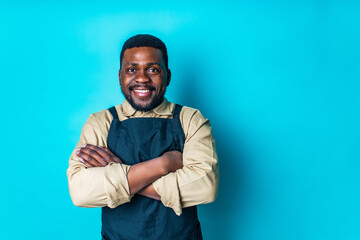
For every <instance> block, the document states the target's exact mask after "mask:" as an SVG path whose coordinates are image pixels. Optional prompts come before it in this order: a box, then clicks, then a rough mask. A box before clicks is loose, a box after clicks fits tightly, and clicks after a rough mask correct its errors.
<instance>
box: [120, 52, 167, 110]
mask: <svg viewBox="0 0 360 240" xmlns="http://www.w3.org/2000/svg"><path fill="white" fill-rule="evenodd" d="M119 81H120V86H121V90H122V92H123V94H124V96H125V98H126V99H127V100H128V102H129V103H130V104H131V106H132V107H133V108H135V109H136V110H139V111H144V112H146V111H149V110H151V109H153V108H154V107H156V106H158V105H159V104H160V103H161V102H162V101H163V99H164V95H165V90H166V87H167V86H168V85H169V82H170V70H166V68H165V63H164V60H163V57H162V53H161V51H160V50H159V49H157V48H153V47H135V48H129V49H126V50H125V52H124V56H123V59H122V66H121V69H120V70H119Z"/></svg>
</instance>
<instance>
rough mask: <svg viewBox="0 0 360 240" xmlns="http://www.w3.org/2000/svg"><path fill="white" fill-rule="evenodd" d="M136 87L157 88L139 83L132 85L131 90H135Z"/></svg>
mask: <svg viewBox="0 0 360 240" xmlns="http://www.w3.org/2000/svg"><path fill="white" fill-rule="evenodd" d="M134 88H145V89H149V90H155V89H156V88H155V87H154V86H149V85H144V84H137V85H132V86H130V87H129V90H134Z"/></svg>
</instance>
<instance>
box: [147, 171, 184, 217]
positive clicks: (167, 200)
mask: <svg viewBox="0 0 360 240" xmlns="http://www.w3.org/2000/svg"><path fill="white" fill-rule="evenodd" d="M153 187H154V189H155V191H156V192H157V193H158V194H159V195H160V197H161V202H162V203H163V204H164V206H165V207H169V208H172V209H173V210H174V212H175V214H176V215H178V216H180V215H181V214H182V206H181V200H180V193H179V188H178V182H177V175H176V173H174V172H173V173H169V174H168V175H166V176H163V177H161V178H160V179H158V180H157V181H155V182H154V183H153Z"/></svg>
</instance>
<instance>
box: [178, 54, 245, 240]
mask: <svg viewBox="0 0 360 240" xmlns="http://www.w3.org/2000/svg"><path fill="white" fill-rule="evenodd" d="M191 59H192V60H193V62H195V60H194V59H195V58H191ZM183 65H185V66H182V69H192V68H193V66H192V68H191V66H190V65H188V64H186V63H184V64H183ZM194 66H195V65H194ZM197 69H199V68H198V67H197ZM201 72H202V71H201V70H200V71H192V72H191V73H188V74H186V72H185V73H182V74H183V75H182V76H181V79H180V80H181V82H182V84H181V90H180V91H181V95H180V99H181V104H183V105H186V106H191V107H194V108H197V109H200V110H201V111H202V113H209V114H204V115H205V116H206V117H208V116H207V115H212V117H209V118H210V121H211V123H212V127H213V134H214V137H215V140H216V147H217V151H218V155H219V167H220V186H219V193H218V198H217V199H216V201H215V202H214V203H211V204H207V205H200V206H199V207H198V209H199V218H200V222H201V225H202V230H203V235H204V239H208V240H212V239H213V240H218V239H239V236H241V235H243V234H242V231H243V230H242V229H243V226H244V225H243V224H242V223H244V221H246V219H244V215H243V213H244V212H245V207H246V205H247V202H248V200H249V199H246V197H247V196H246V194H245V188H246V187H247V188H248V187H249V186H248V185H247V184H248V182H249V179H248V177H247V174H248V169H247V168H249V166H246V165H247V164H245V163H246V161H249V156H247V155H248V154H247V153H246V149H245V146H244V145H243V144H242V143H241V140H240V139H241V137H240V136H234V134H236V133H235V132H234V125H233V126H231V125H229V124H228V123H229V121H228V119H227V120H226V121H225V119H224V118H222V117H221V116H217V115H216V113H215V114H214V112H213V111H214V106H211V105H210V104H211V103H209V100H207V99H209V98H210V97H212V96H209V94H208V93H204V91H203V90H204V86H202V85H203V84H206V81H204V80H203V79H202V78H201V77H200V75H201ZM215 101H219V99H213V100H212V101H210V102H213V103H214V102H215ZM219 104H221V103H219ZM218 106H219V105H218ZM210 113H211V114H210ZM214 116H215V118H214ZM233 123H234V124H237V121H236V119H234V120H233ZM214 126H216V127H214ZM220 128H221V129H220ZM237 128H239V126H237Z"/></svg>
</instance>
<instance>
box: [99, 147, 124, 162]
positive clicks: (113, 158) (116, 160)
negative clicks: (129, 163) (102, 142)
mask: <svg viewBox="0 0 360 240" xmlns="http://www.w3.org/2000/svg"><path fill="white" fill-rule="evenodd" d="M100 148H101V149H102V150H104V151H105V152H107V153H108V154H109V155H110V156H111V158H112V161H113V162H116V163H123V161H122V160H121V159H120V158H119V157H118V156H116V155H115V154H114V153H113V152H112V151H110V149H108V148H107V147H100Z"/></svg>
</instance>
